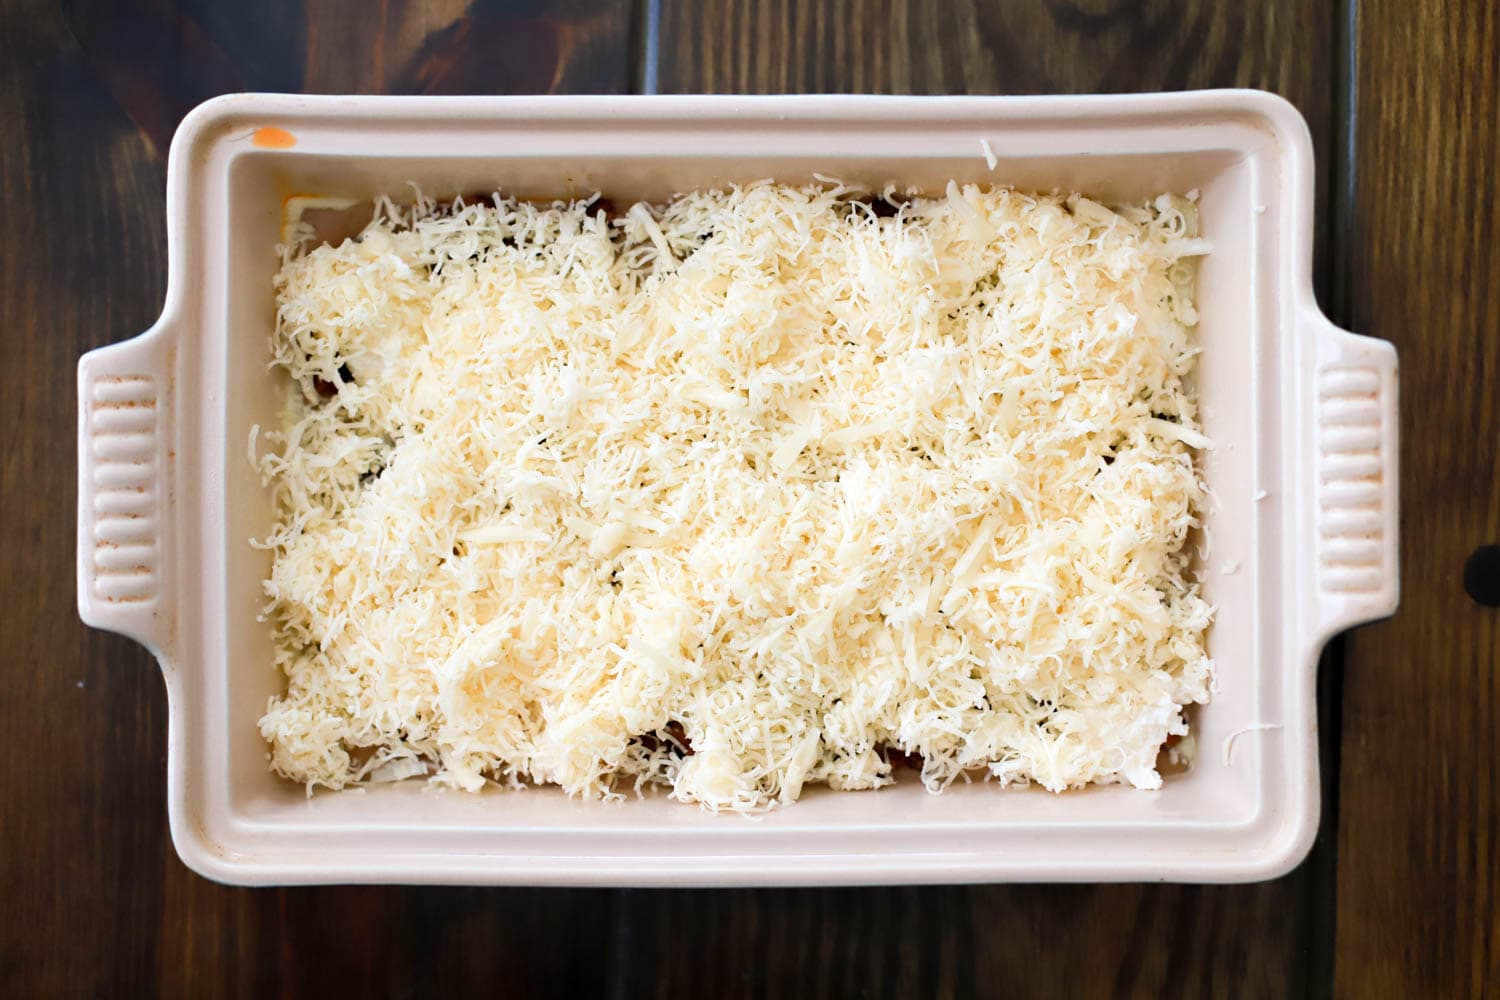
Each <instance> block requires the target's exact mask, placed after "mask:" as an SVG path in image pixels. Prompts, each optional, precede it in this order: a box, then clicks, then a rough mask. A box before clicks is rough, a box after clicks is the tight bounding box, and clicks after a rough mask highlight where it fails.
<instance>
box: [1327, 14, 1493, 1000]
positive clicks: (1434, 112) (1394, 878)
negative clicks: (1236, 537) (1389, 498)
mask: <svg viewBox="0 0 1500 1000" xmlns="http://www.w3.org/2000/svg"><path fill="white" fill-rule="evenodd" d="M1357 38H1358V43H1359V45H1358V53H1359V58H1358V93H1359V103H1358V118H1357V122H1358V132H1357V137H1358V138H1357V143H1356V147H1355V150H1356V157H1357V160H1356V162H1357V168H1358V184H1357V187H1356V198H1355V206H1356V208H1357V213H1356V215H1357V218H1358V220H1359V225H1358V228H1357V231H1356V232H1355V234H1354V239H1353V240H1351V241H1350V243H1349V246H1348V256H1349V262H1350V272H1351V276H1352V281H1351V303H1352V313H1353V323H1354V324H1355V327H1356V329H1360V330H1365V331H1368V332H1370V333H1373V334H1375V335H1377V336H1380V337H1385V338H1387V339H1389V340H1392V341H1394V342H1395V343H1396V346H1397V349H1398V350H1399V351H1400V353H1401V433H1402V435H1403V448H1402V475H1401V491H1402V508H1403V509H1402V519H1401V533H1402V539H1401V540H1402V546H1401V560H1402V567H1403V573H1402V576H1403V580H1404V585H1403V592H1402V597H1401V604H1402V606H1401V610H1400V612H1399V613H1398V614H1397V616H1396V617H1395V618H1394V619H1392V620H1391V621H1389V622H1386V623H1383V624H1381V625H1378V626H1373V627H1370V628H1367V629H1364V630H1362V631H1360V632H1357V633H1355V634H1354V635H1352V636H1351V637H1350V638H1349V640H1348V642H1347V654H1348V663H1347V668H1346V674H1345V679H1344V720H1343V728H1344V748H1343V757H1342V768H1341V771H1342V773H1341V775H1340V800H1339V808H1340V812H1341V816H1340V823H1339V850H1338V901H1339V921H1338V938H1337V940H1338V965H1337V986H1338V994H1339V995H1340V996H1344V997H1350V998H1357V997H1368V996H1376V995H1381V996H1433V997H1437V996H1441V997H1460V996H1471V997H1488V996H1495V995H1496V994H1497V993H1500V924H1497V917H1500V914H1497V913H1496V911H1495V901H1496V898H1497V896H1500V830H1497V797H1500V770H1497V766H1496V757H1497V754H1500V610H1497V609H1495V608H1486V607H1481V606H1480V605H1479V604H1477V603H1475V602H1474V601H1472V600H1470V599H1469V598H1468V597H1467V596H1466V595H1465V593H1464V590H1463V587H1462V582H1461V579H1462V567H1463V563H1464V559H1465V557H1467V556H1468V554H1469V553H1470V552H1471V551H1473V550H1474V549H1476V548H1478V547H1479V546H1481V545H1483V544H1486V543H1495V542H1500V251H1497V249H1496V247H1497V245H1500V197H1497V185H1496V174H1497V171H1500V10H1497V8H1496V6H1495V4H1493V3H1490V2H1484V0H1480V2H1474V3H1463V2H1447V3H1432V4H1408V3H1405V2H1402V0H1361V4H1360V17H1359V25H1358V32H1357Z"/></svg>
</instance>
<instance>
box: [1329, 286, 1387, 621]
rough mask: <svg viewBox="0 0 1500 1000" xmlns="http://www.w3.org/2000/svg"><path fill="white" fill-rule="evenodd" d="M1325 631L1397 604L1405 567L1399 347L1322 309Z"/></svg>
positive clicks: (1378, 614)
mask: <svg viewBox="0 0 1500 1000" xmlns="http://www.w3.org/2000/svg"><path fill="white" fill-rule="evenodd" d="M1313 323H1314V325H1315V331H1314V332H1315V333H1316V337H1315V341H1316V343H1317V355H1318V357H1317V362H1318V363H1317V375H1316V379H1315V382H1314V387H1313V396H1314V399H1313V405H1314V412H1315V414H1316V419H1315V420H1314V421H1313V425H1314V427H1315V434H1316V441H1315V442H1314V443H1313V462H1314V467H1315V470H1316V477H1317V478H1316V483H1317V489H1316V491H1315V496H1316V500H1315V503H1316V505H1317V506H1316V510H1315V512H1314V524H1315V527H1316V539H1315V543H1314V551H1315V556H1314V558H1315V560H1316V564H1315V576H1316V579H1317V591H1318V609H1319V622H1318V625H1319V632H1320V634H1321V636H1322V637H1324V638H1326V637H1328V636H1331V635H1333V634H1335V633H1337V632H1341V631H1343V630H1344V629H1348V628H1352V627H1354V626H1355V625H1362V624H1364V623H1366V622H1371V621H1375V620H1377V619H1380V618H1385V617H1388V616H1390V615H1392V614H1394V613H1395V611H1396V603H1397V600H1398V598H1399V595H1400V575H1399V570H1400V567H1399V545H1398V543H1399V540H1400V536H1399V521H1398V514H1399V504H1398V501H1399V485H1400V484H1399V476H1398V472H1399V468H1398V466H1399V455H1398V448H1397V444H1398V437H1397V428H1398V415H1397V413H1398V411H1397V406H1396V402H1397V395H1396V394H1397V366H1396V349H1395V347H1394V346H1392V345H1391V344H1390V343H1389V342H1388V341H1384V340H1379V339H1376V338H1374V337H1363V336H1360V335H1358V334H1353V333H1350V332H1348V331H1347V330H1341V329H1339V328H1338V327H1336V326H1334V325H1333V324H1332V323H1330V322H1329V321H1328V320H1327V319H1326V318H1325V317H1324V316H1323V315H1322V314H1321V313H1315V314H1314V316H1313Z"/></svg>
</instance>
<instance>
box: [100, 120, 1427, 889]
mask: <svg viewBox="0 0 1500 1000" xmlns="http://www.w3.org/2000/svg"><path fill="white" fill-rule="evenodd" d="M262 130H266V131H262ZM981 140H984V142H986V143H988V145H989V147H990V149H992V150H993V153H994V155H995V156H996V157H997V159H998V162H997V163H996V165H995V166H994V168H993V169H991V168H990V166H989V165H988V164H987V162H986V159H985V157H984V155H982V146H981ZM814 173H820V174H824V175H833V176H837V177H840V178H843V179H845V180H851V181H863V182H867V183H871V184H874V185H881V184H883V183H885V182H886V181H891V180H894V181H896V182H898V183H901V184H915V185H919V186H922V187H924V188H926V189H929V190H935V191H941V190H942V188H943V186H944V184H946V182H947V181H948V180H949V179H950V178H951V179H956V180H958V181H959V182H966V181H976V182H989V183H1005V184H1014V185H1017V186H1019V187H1023V188H1031V189H1051V188H1063V189H1079V190H1083V191H1086V192H1089V193H1091V194H1093V195H1095V196H1097V197H1102V198H1128V197H1139V196H1144V195H1148V194H1154V193H1159V192H1163V191H1175V192H1186V191H1188V190H1189V189H1193V188H1196V189H1198V191H1199V192H1201V209H1202V224H1203V230H1204V235H1206V236H1207V237H1208V238H1209V239H1210V240H1212V242H1213V245H1214V252H1213V253H1212V254H1211V255H1210V256H1208V257H1207V258H1205V259H1204V261H1203V264H1202V270H1201V276H1200V286H1199V303H1198V304H1199V308H1200V312H1201V315H1202V321H1201V326H1200V337H1201V341H1202V347H1203V354H1202V360H1201V368H1200V371H1199V375H1198V379H1199V391H1200V396H1201V399H1202V414H1203V420H1204V424H1205V427H1206V430H1207V433H1208V434H1209V435H1210V436H1211V437H1212V438H1213V439H1214V441H1215V442H1216V446H1215V447H1214V448H1213V450H1211V451H1206V452H1204V453H1203V455H1202V469H1203V473H1204V475H1205V477H1206V479H1207V482H1208V483H1209V486H1210V488H1211V490H1212V493H1213V497H1214V502H1213V504H1212V506H1211V509H1210V510H1209V511H1208V512H1207V518H1206V525H1205V532H1204V544H1203V546H1202V548H1201V549H1200V555H1199V559H1198V562H1199V568H1198V569H1199V573H1200V574H1201V578H1202V580H1203V583H1204V589H1205V591H1206V593H1207V597H1208V599H1209V600H1210V601H1211V602H1212V603H1213V604H1215V605H1217V607H1218V609H1219V610H1218V617H1217V621H1216V623H1215V625H1214V626H1213V629H1212V632H1211V635H1210V640H1209V643H1210V646H1209V649H1210V652H1211V654H1212V655H1213V657H1214V658H1215V659H1216V660H1217V662H1218V671H1219V674H1218V691H1217V694H1216V696H1215V699H1214V701H1213V703H1212V704H1211V705H1208V706H1206V707H1204V708H1202V709H1200V710H1198V711H1197V712H1196V715H1195V718H1194V722H1193V725H1194V729H1195V733H1196V739H1197V746H1198V754H1197V760H1196V763H1195V765H1194V766H1193V767H1192V768H1191V769H1190V770H1189V771H1188V772H1187V773H1185V774H1180V775H1176V776H1172V777H1169V778H1168V779H1167V780H1166V782H1165V785H1164V787H1163V788H1162V789H1161V790H1160V791H1156V792H1142V791H1136V790H1133V789H1129V788H1122V787H1105V788H1093V789H1089V790H1086V791H1081V792H1074V793H1069V794H1065V795H1061V796H1055V795H1052V794H1049V793H1046V792H1043V791H1040V790H1028V789H1017V790H1004V791H1002V790H1001V789H999V788H997V787H995V786H993V785H987V784H973V785H967V786H965V785H957V786H954V787H953V788H951V789H950V790H949V791H947V792H946V793H944V794H942V795H940V796H933V795H929V794H927V793H926V792H925V791H924V790H923V789H922V788H921V787H920V785H918V784H916V783H911V782H908V783H902V784H898V785H896V786H895V787H892V788H889V789H885V790H882V791H878V792H862V793H834V792H828V791H826V790H813V791H811V792H810V793H809V794H808V795H807V796H806V798H805V799H804V800H803V801H802V802H800V803H799V804H797V805H795V806H793V807H791V808H786V809H781V810H778V811H776V812H773V813H772V814H770V815H767V816H764V817H762V818H759V819H755V820H746V819H743V818H740V817H735V816H714V815H709V814H706V813H704V812H701V811H700V810H698V809H696V808H693V807H691V806H684V805H681V804H679V803H675V802H672V801H670V800H668V799H666V798H665V797H662V796H656V797H648V798H645V799H640V800H629V801H625V802H616V803H597V802H582V801H575V800H570V799H568V798H566V797H565V796H563V795H562V794H560V793H558V792H556V791H555V790H547V789H530V790H526V791H523V792H507V791H502V790H498V789H497V790H493V791H489V792H486V793H483V794H480V795H467V794H462V793H457V792H442V791H437V790H433V789H429V788H428V787H426V786H425V785H424V784H422V783H420V782H415V783H414V782H405V783H401V784H397V785H384V786H377V787H371V788H368V789H365V790H360V791H352V792H344V793H338V794H319V795H315V796H313V797H312V798H308V797H307V796H306V795H305V794H304V793H303V790H302V789H301V788H300V787H298V786H295V785H293V784H291V783H289V782H286V781H283V780H281V779H279V778H276V777H274V776H273V775H272V774H271V773H270V772H269V770H268V769H267V763H266V747H265V745H264V744H263V743H262V741H261V738H260V735H259V733H258V731H257V728H256V721H257V719H258V718H259V716H260V715H261V713H262V712H263V711H264V710H265V707H266V703H267V700H268V699H269V698H270V697H271V696H272V694H273V693H275V692H277V691H278V690H279V689H280V687H281V684H282V679H281V677H280V676H279V675H278V674H277V673H276V672H275V671H274V670H273V668H272V666H271V646H270V639H269V636H268V633H267V628H266V626H265V625H264V624H263V623H261V622H259V621H257V620H256V615H257V612H258V610H259V608H260V607H261V604H262V597H261V592H260V581H261V580H262V578H263V577H264V576H265V575H266V573H267V570H268V566H269V556H268V554H267V553H265V552H263V551H259V550H257V549H254V548H252V547H251V546H250V544H249V541H248V540H249V539H250V538H252V537H262V536H264V535H265V534H266V533H267V527H268V525H269V524H270V521H271V516H272V514H271V509H270V504H269V499H268V496H267V493H266V491H265V490H263V489H262V487H261V485H260V483H259V481H258V477H257V474H256V473H255V471H254V470H253V469H252V468H251V467H250V464H249V462H248V460H247V457H246V442H247V439H248V436H249V433H250V429H251V427H252V425H255V424H260V425H262V426H274V425H275V424H276V423H277V416H276V414H277V412H278V407H279V405H280V399H281V393H282V388H281V385H280V384H279V383H278V381H277V380H276V378H275V377H273V375H272V373H271V372H270V371H269V370H268V361H269V337H270V333H271V330H272V325H273V322H274V317H275V303H274V299H273V294H272V289H271V277H272V274H273V273H274V271H275V269H276V267H277V256H276V254H275V250H274V248H275V246H276V244H277V242H278V238H279V227H280V224H281V218H282V206H283V202H284V199H286V198H287V197H288V196H289V195H292V194H295V193H321V194H335V195H348V196H352V197H355V198H364V197H369V196H372V195H375V194H380V193H387V192H399V191H401V190H403V189H404V188H405V185H406V184H407V183H408V182H410V181H415V182H417V183H418V184H420V185H421V186H422V188H423V190H424V191H426V192H427V193H429V194H437V195H443V194H455V193H460V192H469V191H474V190H491V189H493V188H495V187H500V188H502V189H504V190H505V191H506V192H507V193H512V194H518V195H521V196H529V197H549V196H565V195H577V194H588V193H592V192H593V191H595V190H596V189H597V190H601V191H603V192H605V193H606V194H608V195H609V196H610V197H612V198H614V199H615V200H617V201H621V200H625V201H628V200H630V199H633V198H653V199H659V198H663V197H665V196H667V195H669V194H671V193H673V192H675V191H680V190H686V189H691V188H699V187H703V186H705V185H712V184H718V183H724V182H730V181H748V180H754V179H758V178H762V177H774V178H776V179H779V180H784V181H805V180H810V179H811V177H812V175H813V174H814ZM1312 193H1313V162H1312V151H1311V144H1310V141H1309V137H1308V133H1307V129H1306V126H1305V124H1304V123H1303V121H1302V119H1301V118H1300V116H1299V115H1298V114H1297V112H1296V111H1295V110H1294V109H1293V108H1292V107H1291V106H1290V105H1289V104H1287V103H1286V102H1285V101H1283V100H1281V99H1280V98H1277V97H1274V96H1271V95H1268V94H1264V93H1260V92H1255V91H1209V92H1198V93H1183V94H1159V95H1140V96H1122V97H995V98H989V97H982V98H946V97H939V98H909V97H851V96H845V97H832V96H829V97H647V98H630V97H625V98H617V97H543V98H504V97H472V98H416V97H412V98H407V97H293V96H277V95H255V94H247V95H236V96H230V97H222V98H218V99H216V100H213V101H210V102H208V103H207V104H204V105H202V106H201V107H199V108H198V109H196V110H195V111H193V112H192V113H191V114H190V115H189V116H188V117H187V119H186V120H185V121H184V122H183V123H182V126H181V128H180V129H179V130H178V132H177V136H176V138H175V139H174V141H173V143H172V149H171V156H170V163H169V169H168V179H167V213H168V249H169V257H170V280H169V285H168V292H167V300H166V306H165V308H164V310H163V312H162V316H161V319H160V320H159V321H158V322H157V323H156V325H155V326H153V327H152V328H151V329H150V330H149V331H147V332H146V333H144V334H142V335H140V336H138V337H136V338H135V339H133V340H128V341H125V342H123V343H119V344H114V345H112V346H109V347H105V348H101V349H99V350H96V351H92V352H90V353H89V354H87V355H85V356H84V358H83V359H82V362H81V363H80V365H79V373H78V376H79V381H78V386H79V442H78V454H79V502H78V600H79V608H80V611H81V614H82V616H83V619H84V621H86V622H87V623H89V624H90V625H94V626H96V627H99V628H104V629H110V630H113V631H116V632H120V633H122V634H124V635H127V636H130V637H132V638H134V639H136V640H138V641H139V642H142V643H144V644H145V645H146V646H148V647H149V648H150V649H151V651H152V652H153V653H154V654H155V655H156V657H157V659H158V660H159V661H160V664H161V669H162V673H163V675H164V677H165V679H166V686H167V694H168V700H169V704H170V726H171V732H170V741H169V750H168V771H169V785H168V787H169V799H168V809H169V812H170V816H171V827H172V835H173V839H174V841H175V843H176V847H177V850H178V853H179V854H180V855H181V856H182V858H183V860H184V861H185V862H186V863H187V864H188V865H189V866H191V867H192V868H194V869H196V870H197V871H199V872H201V873H203V874H204V875H207V876H209V877H210V878H214V879H219V880H222V881H225V882H232V883H243V884H268V883H296V882H414V883H415V882H447V883H470V884H485V883H493V884H501V883H524V884H555V885H770V884H784V885H788V884H836V883H845V884H858V883H901V882H971V881H972V882H979V881H1001V880H1015V881H1023V880H1024V881H1042V880H1048V881H1051V880H1174V881H1205V882H1220V881H1223V882H1229V881H1245V880H1253V879H1263V878H1269V877H1272V876H1275V875H1278V874H1280V873H1282V872H1285V871H1287V870H1288V869H1290V868H1291V867H1292V866H1293V865H1295V864H1296V863H1297V862H1298V861H1299V860H1300V859H1301V858H1302V857H1303V856H1304V855H1305V853H1306V852H1307V850H1308V849H1309V847H1310V845H1311V842H1312V839H1313V835H1314V832H1315V830H1316V827H1317V814H1318V769H1317V728H1316V714H1315V711H1314V681H1315V677H1314V674H1315V668H1316V664H1317V659H1318V652H1319V650H1320V649H1321V647H1322V646H1323V644H1324V642H1325V641H1326V640H1327V639H1328V638H1329V637H1330V636H1331V635H1333V634H1334V633H1336V632H1338V631H1340V630H1342V629H1345V628H1348V627H1350V626H1352V625H1356V624H1359V623H1361V622H1365V621H1369V620H1372V619H1375V618H1379V617H1383V616H1386V615H1388V614H1390V613H1392V612H1393V611H1394V609H1395V606H1396V597H1397V566H1396V510H1397V495H1396V358H1395V352H1394V351H1393V349H1392V348H1391V346H1390V345H1389V344H1387V343H1385V342H1383V341H1377V340H1371V339H1367V338H1364V337H1359V336H1355V335H1353V334H1349V333H1346V332H1343V331H1341V330H1338V329H1336V328H1334V327H1333V326H1332V325H1331V324H1330V323H1329V322H1328V321H1327V320H1326V319H1325V318H1324V317H1323V316H1322V315H1321V314H1320V313H1319V311H1318V308H1317V306H1316V304H1315V302H1314V299H1313V293H1312V286H1311V262H1310V252H1311V240H1312V200H1313V199H1312ZM145 763H146V762H144V761H143V762H142V764H143V766H144V765H145Z"/></svg>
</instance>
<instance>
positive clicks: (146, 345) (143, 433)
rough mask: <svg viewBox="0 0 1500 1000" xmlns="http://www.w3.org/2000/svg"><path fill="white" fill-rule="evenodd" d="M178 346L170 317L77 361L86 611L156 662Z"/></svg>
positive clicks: (163, 634) (163, 633) (165, 626)
mask: <svg viewBox="0 0 1500 1000" xmlns="http://www.w3.org/2000/svg"><path fill="white" fill-rule="evenodd" d="M172 345H173V338H172V336H171V332H170V330H169V329H168V326H167V321H166V319H165V317H164V318H163V319H162V320H161V321H159V322H158V323H157V324H156V326H154V327H152V328H151V329H150V330H148V331H147V332H145V333H143V334H141V335H140V336H139V337H136V338H134V339H133V340H127V341H124V342H122V343H118V344H111V345H109V346H108V347H101V348H98V349H97V350H93V351H89V352H88V353H87V354H85V355H84V356H83V358H82V360H81V361H79V363H78V613H79V615H80V617H82V618H83V620H84V622H85V623H86V624H88V625H92V626H94V627H95V628H102V629H108V630H109V631H111V632H119V633H120V634H121V635H125V636H129V637H130V638H132V639H134V640H136V641H137V642H140V643H141V644H143V645H145V646H147V647H148V648H150V649H151V651H152V652H153V653H157V654H161V653H162V652H164V651H165V647H166V646H167V644H168V642H169V639H170V637H171V635H172V632H173V630H172V627H171V621H170V616H171V615H172V614H173V613H174V609H173V608H172V607H171V602H170V601H168V600H166V595H165V593H164V587H163V584H164V579H163V570H162V567H163V564H164V559H165V556H166V552H165V551H164V550H165V548H166V544H165V543H166V538H165V529H166V527H167V525H168V522H167V519H166V516H165V515H166V512H167V502H168V500H169V499H170V492H169V488H170V483H171V463H172V456H173V452H172V450H171V449H170V448H169V447H168V440H169V431H170V427H171V423H170V419H171V407H170V403H171V400H170V389H171V385H172V373H171V364H172V358H173V346H172Z"/></svg>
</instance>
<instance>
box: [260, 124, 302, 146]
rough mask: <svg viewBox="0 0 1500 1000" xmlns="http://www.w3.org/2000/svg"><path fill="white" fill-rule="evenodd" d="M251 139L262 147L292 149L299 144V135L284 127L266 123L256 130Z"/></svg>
mask: <svg viewBox="0 0 1500 1000" xmlns="http://www.w3.org/2000/svg"><path fill="white" fill-rule="evenodd" d="M250 141H251V142H252V143H254V144H255V145H257V146H259V147H260V148H261V149H291V148H292V147H293V146H295V145H297V137H296V136H295V135H292V133H290V132H288V131H287V130H286V129H284V128H277V127H276V126H275V125H266V126H264V127H262V128H258V129H256V130H255V135H254V136H252V137H251V138H250Z"/></svg>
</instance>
